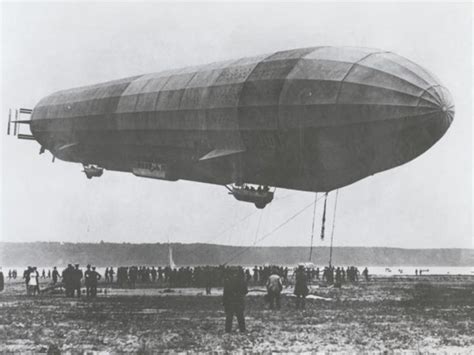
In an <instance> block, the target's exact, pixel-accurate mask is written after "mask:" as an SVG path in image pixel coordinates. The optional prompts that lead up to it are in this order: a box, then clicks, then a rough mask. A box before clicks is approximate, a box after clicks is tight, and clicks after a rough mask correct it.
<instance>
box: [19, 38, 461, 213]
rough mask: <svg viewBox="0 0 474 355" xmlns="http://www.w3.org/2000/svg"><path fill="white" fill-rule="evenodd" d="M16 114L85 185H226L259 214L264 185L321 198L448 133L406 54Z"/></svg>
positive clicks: (131, 88)
mask: <svg viewBox="0 0 474 355" xmlns="http://www.w3.org/2000/svg"><path fill="white" fill-rule="evenodd" d="M22 112H23V113H26V114H31V116H30V119H28V120H22V119H17V120H15V121H13V123H15V127H16V125H17V124H23V123H26V124H28V125H29V126H30V130H31V135H25V134H19V135H18V137H19V138H23V139H34V140H36V141H37V142H38V143H39V144H40V145H41V148H40V152H44V151H45V150H48V151H50V152H51V153H52V154H53V156H54V157H56V158H58V159H61V160H64V161H68V162H75V163H80V164H82V165H83V167H84V172H85V174H86V176H87V177H88V178H92V177H98V176H101V175H102V173H103V171H104V169H106V170H114V171H121V172H128V173H132V174H134V175H136V176H139V177H146V178H154V179H161V180H170V181H176V180H179V179H183V180H190V181H195V182H203V183H210V184H218V185H224V186H226V187H227V188H228V189H229V191H230V193H231V194H232V195H234V197H235V198H237V199H238V200H241V201H247V202H252V203H254V204H255V205H256V206H257V207H258V208H263V207H265V205H266V204H267V203H269V202H270V201H271V200H272V198H273V191H271V189H270V187H275V188H276V187H278V188H286V189H295V190H302V191H313V192H328V191H331V190H334V189H337V188H341V187H344V186H346V185H349V184H352V183H354V182H356V181H358V180H361V179H363V178H365V177H368V176H371V175H373V174H375V173H378V172H382V171H385V170H388V169H391V168H394V167H397V166H400V165H402V164H404V163H406V162H409V161H411V160H412V159H414V158H416V157H417V156H419V155H421V154H422V153H424V152H425V151H426V150H428V149H429V148H430V147H431V146H433V145H434V144H435V143H436V142H437V141H438V140H439V139H440V138H441V137H442V136H443V135H444V133H445V132H446V131H447V129H448V128H449V126H450V125H451V122H452V121H453V117H454V104H453V100H452V98H451V95H450V93H449V92H448V90H447V89H446V88H445V87H444V86H443V85H442V84H441V83H440V81H439V80H438V79H437V78H436V77H435V76H434V75H433V74H431V73H430V72H428V71H427V70H425V69H423V68H422V67H421V66H419V65H418V64H415V63H414V62H412V61H410V60H408V59H406V58H404V57H402V56H399V55H397V54H394V53H392V52H387V51H383V50H377V49H369V48H352V47H331V46H322V47H313V48H302V49H292V50H285V51H279V52H276V53H272V54H266V55H261V56H256V57H251V58H242V59H237V60H230V61H225V62H217V63H211V64H208V65H201V66H195V67H187V68H182V69H176V70H169V71H162V72H159V73H153V74H145V75H138V76H133V77H129V78H125V79H119V80H114V81H109V82H105V83H101V84H96V85H91V86H84V87H79V88H74V89H69V90H63V91H59V92H56V93H53V94H51V95H49V96H47V97H45V98H44V99H42V100H41V101H40V102H39V103H38V104H37V105H36V106H35V107H34V109H32V110H23V111H22ZM20 113H21V112H20ZM15 131H16V129H15Z"/></svg>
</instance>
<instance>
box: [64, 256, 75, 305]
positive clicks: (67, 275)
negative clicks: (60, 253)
mask: <svg viewBox="0 0 474 355" xmlns="http://www.w3.org/2000/svg"><path fill="white" fill-rule="evenodd" d="M73 274H74V268H73V267H72V265H71V264H68V266H67V268H65V269H64V270H63V284H64V289H65V290H66V297H74V288H73V278H74V276H73Z"/></svg>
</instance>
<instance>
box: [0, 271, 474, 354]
mask: <svg viewBox="0 0 474 355" xmlns="http://www.w3.org/2000/svg"><path fill="white" fill-rule="evenodd" d="M43 286H44V285H43ZM23 288H24V287H23V283H21V282H19V281H17V282H10V283H7V284H6V289H5V291H4V292H2V293H0V351H2V352H10V351H22V352H23V351H33V352H40V351H41V352H45V351H48V350H51V351H52V350H59V351H105V352H118V351H120V352H123V351H126V352H130V351H132V352H152V351H158V352H163V351H166V350H168V351H190V350H191V351H232V350H239V349H243V350H247V351H258V352H259V351H290V352H298V351H348V352H354V351H357V352H359V351H385V350H389V351H390V350H409V351H416V352H418V351H447V352H463V353H472V352H474V335H473V334H474V327H473V326H474V277H472V276H429V277H423V278H422V279H415V278H375V279H373V280H371V282H369V283H365V282H361V283H359V284H356V285H344V286H343V287H342V288H341V289H335V288H327V287H315V288H313V290H312V292H313V293H314V294H315V295H317V296H320V297H324V299H311V300H307V304H306V309H305V310H303V311H298V310H296V309H295V307H294V301H295V299H294V298H293V297H292V296H291V291H292V290H291V289H287V290H285V294H284V295H283V299H282V308H281V310H279V311H271V310H269V309H268V307H267V306H266V305H265V303H264V300H263V292H261V291H262V290H261V289H254V290H253V292H251V293H250V294H249V295H248V296H247V297H246V312H245V313H246V321H247V333H245V334H239V333H238V332H235V333H232V334H225V333H224V312H223V308H222V305H221V297H220V296H219V294H221V292H222V291H221V290H214V292H213V293H214V294H213V295H212V296H205V295H203V294H202V290H197V289H187V290H179V289H176V290H173V291H172V292H163V290H162V289H161V290H160V289H155V290H150V289H148V290H146V291H147V293H146V294H143V295H141V294H140V290H135V291H134V292H133V293H126V292H125V291H124V293H123V294H121V293H120V290H117V289H110V290H108V292H107V295H105V294H104V293H102V294H101V295H99V297H98V298H96V299H94V300H88V299H86V298H85V297H82V298H81V299H67V298H64V296H62V295H61V294H45V295H41V296H38V297H27V296H24V295H23V293H24V290H23ZM234 327H236V325H234Z"/></svg>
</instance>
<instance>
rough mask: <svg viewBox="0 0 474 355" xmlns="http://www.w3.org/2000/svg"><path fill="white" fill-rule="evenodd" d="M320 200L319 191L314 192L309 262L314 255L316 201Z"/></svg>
mask: <svg viewBox="0 0 474 355" xmlns="http://www.w3.org/2000/svg"><path fill="white" fill-rule="evenodd" d="M317 200H318V193H317V192H316V193H315V194H314V207H313V224H312V225H311V245H310V246H309V262H311V258H312V256H313V238H314V220H315V219H316V201H317Z"/></svg>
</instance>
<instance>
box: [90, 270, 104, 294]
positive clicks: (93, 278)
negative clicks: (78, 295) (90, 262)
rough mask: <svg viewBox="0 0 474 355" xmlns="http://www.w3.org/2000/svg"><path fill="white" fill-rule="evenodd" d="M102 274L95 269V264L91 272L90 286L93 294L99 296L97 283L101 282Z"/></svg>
mask: <svg viewBox="0 0 474 355" xmlns="http://www.w3.org/2000/svg"><path fill="white" fill-rule="evenodd" d="M100 278H101V276H100V274H99V273H98V272H97V271H95V266H93V267H92V271H91V273H90V288H91V296H92V297H96V296H97V284H98V283H99V280H100Z"/></svg>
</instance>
